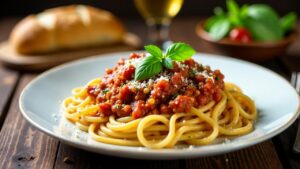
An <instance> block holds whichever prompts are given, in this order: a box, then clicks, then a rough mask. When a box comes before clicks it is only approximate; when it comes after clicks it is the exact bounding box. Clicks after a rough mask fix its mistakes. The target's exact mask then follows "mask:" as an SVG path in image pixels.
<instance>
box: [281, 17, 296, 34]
mask: <svg viewBox="0 0 300 169" xmlns="http://www.w3.org/2000/svg"><path fill="white" fill-rule="evenodd" d="M296 22H297V15H296V13H294V12H291V13H288V14H287V15H285V16H283V17H282V18H281V19H280V26H281V29H282V31H283V32H284V33H286V32H288V31H290V30H291V29H293V28H294V26H295V25H296Z"/></svg>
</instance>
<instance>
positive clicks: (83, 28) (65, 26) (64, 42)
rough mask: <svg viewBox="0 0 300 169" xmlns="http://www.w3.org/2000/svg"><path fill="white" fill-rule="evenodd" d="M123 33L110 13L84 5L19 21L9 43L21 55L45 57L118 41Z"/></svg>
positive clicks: (63, 8)
mask: <svg viewBox="0 0 300 169" xmlns="http://www.w3.org/2000/svg"><path fill="white" fill-rule="evenodd" d="M124 34H125V29H124V27H123V25H122V24H121V23H120V21H119V20H118V19H117V18H116V17H115V16H113V15H112V14H111V13H110V12H108V11H105V10H100V9H96V8H94V7H91V6H85V5H71V6H66V7H57V8H53V9H49V10H46V11H44V12H42V13H39V14H37V15H30V16H27V17H26V18H24V19H23V20H21V21H20V22H19V23H18V24H17V25H16V26H15V28H14V29H13V30H12V33H11V35H10V38H9V41H10V45H11V46H12V47H13V48H14V49H15V51H16V52H18V53H22V54H34V53H47V52H52V51H57V50H61V49H76V48H81V47H90V46H97V45H106V44H112V43H116V42H120V41H122V39H123V37H124Z"/></svg>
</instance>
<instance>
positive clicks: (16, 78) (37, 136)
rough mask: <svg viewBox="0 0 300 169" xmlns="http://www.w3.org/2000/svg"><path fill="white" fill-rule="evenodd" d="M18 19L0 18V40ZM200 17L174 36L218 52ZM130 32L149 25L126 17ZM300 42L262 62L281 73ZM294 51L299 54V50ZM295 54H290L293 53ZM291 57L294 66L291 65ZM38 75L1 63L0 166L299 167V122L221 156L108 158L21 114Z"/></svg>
mask: <svg viewBox="0 0 300 169" xmlns="http://www.w3.org/2000/svg"><path fill="white" fill-rule="evenodd" d="M17 20H18V19H16V18H6V19H2V20H0V40H5V39H6V38H7V37H8V35H9V32H10V29H11V28H12V26H13V25H14V24H15V23H16V21H17ZM199 20H200V19H199V18H196V17H191V18H190V17H189V18H177V19H176V20H175V21H174V23H173V24H172V26H171V30H170V34H171V39H172V40H174V41H185V42H187V43H189V44H191V45H192V46H193V47H195V48H196V49H197V50H198V51H201V52H208V53H214V52H213V51H212V50H211V49H209V48H208V47H207V46H203V44H202V43H201V42H200V40H199V39H198V38H197V37H196V34H195V32H194V28H195V25H196V24H197V22H198V21H199ZM123 21H124V22H125V24H126V26H127V28H128V30H129V31H131V32H134V33H136V34H137V35H138V36H140V37H141V38H142V39H146V27H145V24H144V23H143V21H142V20H141V19H125V18H124V19H123ZM299 48H300V43H298V42H297V43H295V45H293V47H292V48H291V50H290V51H292V54H291V55H286V56H282V57H281V58H279V59H275V60H273V61H269V62H265V63H261V65H262V66H265V67H267V68H270V69H272V70H274V71H276V72H277V73H279V74H281V75H282V76H284V77H286V78H289V75H290V72H291V71H294V69H295V67H297V65H298V67H299V65H300V64H297V63H296V61H297V60H299V57H300V52H299V53H297V51H299V50H298V49H299ZM295 51H296V52H295ZM290 53H291V52H290ZM291 60H292V61H293V62H292V65H294V66H290V65H291V63H290V62H291ZM36 75H38V73H28V72H17V71H14V70H9V69H6V68H4V67H3V66H0V126H2V127H1V128H0V129H1V133H0V168H4V169H6V168H26V169H27V168H43V169H44V168H45V169H48V168H59V169H60V168H63V169H65V168H78V169H82V168H101V169H102V168H138V169H140V168H141V169H143V168H145V169H146V168H147V169H150V168H162V169H171V168H175V169H177V168H187V169H198V168H199V169H200V168H201V169H202V168H203V169H210V168H216V169H229V168H233V169H241V168H247V169H252V168H253V169H281V168H286V169H300V155H299V154H295V153H293V152H292V151H291V146H292V144H293V139H294V137H295V133H296V123H295V124H294V125H292V126H291V127H290V128H289V129H288V130H286V131H285V132H283V133H282V134H280V135H279V136H277V137H275V138H274V139H273V140H268V141H265V142H263V143H261V144H258V145H255V146H251V147H249V148H246V149H243V150H239V151H235V152H232V153H227V154H223V155H218V156H212V157H205V158H197V159H188V160H173V161H158V160H155V161H151V160H150V161H147V160H132V159H124V158H116V157H110V156H105V155H100V154H95V153H91V152H87V151H84V150H80V149H77V148H74V147H71V146H68V145H66V144H63V143H61V142H59V141H58V140H56V139H54V138H52V137H50V136H48V135H46V134H44V133H42V132H40V131H38V130H37V129H36V128H34V127H33V126H31V125H30V124H29V123H28V122H27V121H26V120H25V119H24V118H23V116H22V115H21V113H20V110H19V106H18V99H19V95H20V92H21V91H22V89H23V88H24V87H25V86H26V84H28V82H30V81H31V80H32V79H33V78H34V77H36Z"/></svg>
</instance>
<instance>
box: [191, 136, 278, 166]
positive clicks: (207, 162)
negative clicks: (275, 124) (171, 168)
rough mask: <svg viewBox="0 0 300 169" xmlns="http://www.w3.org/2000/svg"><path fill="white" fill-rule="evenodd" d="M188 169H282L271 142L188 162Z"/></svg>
mask: <svg viewBox="0 0 300 169" xmlns="http://www.w3.org/2000/svg"><path fill="white" fill-rule="evenodd" d="M186 166H187V169H194V168H201V169H210V168H214V169H241V168H243V169H282V166H281V163H280V160H279V158H278V156H277V154H276V151H275V150H274V146H273V144H272V142H271V141H266V142H263V143H261V144H258V145H255V146H252V147H249V148H246V149H243V150H240V151H236V152H232V153H228V154H224V155H218V156H212V157H205V158H200V159H192V160H187V161H186Z"/></svg>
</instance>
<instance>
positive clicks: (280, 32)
mask: <svg viewBox="0 0 300 169" xmlns="http://www.w3.org/2000/svg"><path fill="white" fill-rule="evenodd" d="M226 8H227V12H226V11H224V10H223V9H222V8H220V7H217V8H215V10H214V15H213V16H212V17H210V18H208V20H207V21H206V23H205V25H204V28H205V30H206V31H208V33H209V35H210V36H211V38H212V39H213V40H216V41H217V40H220V39H222V38H224V37H226V36H227V35H228V33H229V32H230V30H231V29H232V28H234V27H245V28H246V29H247V30H249V31H250V33H251V35H252V37H253V39H254V40H256V41H274V40H279V39H282V38H284V36H285V35H286V34H287V33H289V31H291V30H292V29H293V28H294V27H295V24H296V21H297V15H296V13H294V12H290V13H289V14H287V15H285V16H283V17H281V18H280V17H279V15H278V13H277V12H276V11H275V10H274V9H273V8H272V7H271V6H269V5H267V4H252V5H249V4H244V5H242V6H239V5H238V4H237V3H236V2H235V1H234V0H226Z"/></svg>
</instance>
